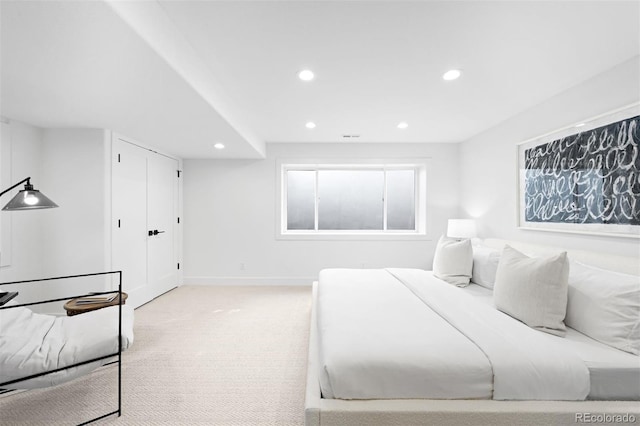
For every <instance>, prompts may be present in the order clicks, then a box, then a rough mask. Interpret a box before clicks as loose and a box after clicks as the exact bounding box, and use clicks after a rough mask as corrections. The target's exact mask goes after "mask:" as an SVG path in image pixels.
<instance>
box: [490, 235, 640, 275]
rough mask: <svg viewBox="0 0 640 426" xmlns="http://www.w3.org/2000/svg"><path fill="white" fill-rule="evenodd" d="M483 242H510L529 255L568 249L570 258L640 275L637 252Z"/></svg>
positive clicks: (540, 254)
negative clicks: (620, 254)
mask: <svg viewBox="0 0 640 426" xmlns="http://www.w3.org/2000/svg"><path fill="white" fill-rule="evenodd" d="M482 244H483V245H486V246H489V247H492V248H496V249H502V248H503V247H504V245H505V244H509V245H510V246H511V247H513V248H515V249H516V250H520V251H521V252H523V253H525V254H527V255H529V256H545V255H552V254H556V253H559V252H562V251H566V252H567V256H569V259H570V260H577V261H578V262H582V263H584V264H587V265H592V266H596V267H598V268H602V269H607V270H610V271H617V272H622V273H625V274H631V275H638V276H640V256H638V254H637V253H635V254H634V253H631V254H630V256H614V255H611V254H607V253H602V252H594V251H586V250H568V249H563V248H562V247H552V246H543V245H537V244H529V243H523V242H519V241H507V240H500V239H497V238H487V239H484V240H482Z"/></svg>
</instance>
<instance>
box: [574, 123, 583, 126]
mask: <svg viewBox="0 0 640 426" xmlns="http://www.w3.org/2000/svg"><path fill="white" fill-rule="evenodd" d="M582 126H584V123H578V124H576V127H582Z"/></svg>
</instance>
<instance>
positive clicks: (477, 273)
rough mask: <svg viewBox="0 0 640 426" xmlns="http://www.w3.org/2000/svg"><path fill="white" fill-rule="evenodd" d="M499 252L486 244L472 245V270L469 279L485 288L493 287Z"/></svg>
mask: <svg viewBox="0 0 640 426" xmlns="http://www.w3.org/2000/svg"><path fill="white" fill-rule="evenodd" d="M499 261H500V252H499V251H498V250H496V249H493V248H490V247H487V246H480V245H478V246H473V270H472V272H471V281H472V282H474V283H476V284H479V285H481V286H483V287H486V288H490V289H491V288H493V284H494V283H495V282H496V272H497V270H498V262H499Z"/></svg>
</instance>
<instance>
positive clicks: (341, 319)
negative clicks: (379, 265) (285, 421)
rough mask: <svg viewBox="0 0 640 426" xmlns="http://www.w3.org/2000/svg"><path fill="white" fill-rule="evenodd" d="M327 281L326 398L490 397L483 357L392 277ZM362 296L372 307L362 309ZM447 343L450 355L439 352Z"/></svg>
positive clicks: (323, 312) (323, 313)
mask: <svg viewBox="0 0 640 426" xmlns="http://www.w3.org/2000/svg"><path fill="white" fill-rule="evenodd" d="M320 279H321V284H320V285H319V288H318V327H319V334H320V335H321V336H322V338H321V339H320V342H319V346H320V357H321V359H322V360H323V361H321V365H322V366H323V368H322V371H321V374H320V382H321V388H322V394H323V396H324V397H325V398H339V399H393V398H428V399H442V398H468V399H488V398H491V395H492V383H491V381H492V373H491V366H490V365H489V363H488V361H487V359H486V356H485V355H484V353H482V351H481V350H480V349H479V348H478V347H477V346H475V345H474V344H473V343H471V342H469V341H468V340H467V339H466V338H464V336H462V335H460V334H459V333H457V332H455V330H453V328H452V326H451V325H449V324H448V323H447V322H445V321H443V320H442V319H441V318H440V317H439V316H438V315H437V314H436V313H434V312H433V311H431V310H429V309H425V307H424V304H423V303H422V302H421V301H420V300H419V299H418V298H416V297H415V295H413V294H412V293H411V292H410V291H409V290H408V289H406V288H405V287H404V286H403V285H402V284H401V283H400V282H399V281H397V280H396V279H395V278H394V277H393V276H391V275H390V274H388V273H386V272H384V271H383V270H348V269H345V270H324V271H322V272H321V276H320ZM363 292H365V293H366V295H367V302H366V303H359V301H361V300H362V294H363ZM426 336H431V338H427V337H426ZM443 341H447V342H448V343H449V348H450V351H448V352H443V351H442V350H441V349H440V347H441V342H443ZM451 359H454V360H455V362H454V363H452V362H451Z"/></svg>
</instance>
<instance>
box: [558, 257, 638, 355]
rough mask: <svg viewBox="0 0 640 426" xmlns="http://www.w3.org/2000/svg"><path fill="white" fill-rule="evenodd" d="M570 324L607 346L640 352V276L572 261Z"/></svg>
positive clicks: (568, 316)
mask: <svg viewBox="0 0 640 426" xmlns="http://www.w3.org/2000/svg"><path fill="white" fill-rule="evenodd" d="M565 321H566V323H567V325H568V326H569V327H571V328H573V329H575V330H578V331H579V332H581V333H583V334H586V335H587V336H589V337H591V338H593V339H595V340H598V341H600V342H602V343H604V344H606V345H609V346H613V347H614V348H617V349H621V350H623V351H625V352H630V353H632V354H635V355H638V354H639V353H640V277H637V276H634V275H627V274H621V273H618V272H613V271H606V270H604V269H598V268H595V267H592V266H588V265H584V264H582V263H578V262H572V263H571V273H570V274H569V300H568V303H567V318H566V320H565Z"/></svg>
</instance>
